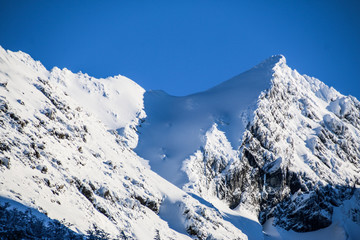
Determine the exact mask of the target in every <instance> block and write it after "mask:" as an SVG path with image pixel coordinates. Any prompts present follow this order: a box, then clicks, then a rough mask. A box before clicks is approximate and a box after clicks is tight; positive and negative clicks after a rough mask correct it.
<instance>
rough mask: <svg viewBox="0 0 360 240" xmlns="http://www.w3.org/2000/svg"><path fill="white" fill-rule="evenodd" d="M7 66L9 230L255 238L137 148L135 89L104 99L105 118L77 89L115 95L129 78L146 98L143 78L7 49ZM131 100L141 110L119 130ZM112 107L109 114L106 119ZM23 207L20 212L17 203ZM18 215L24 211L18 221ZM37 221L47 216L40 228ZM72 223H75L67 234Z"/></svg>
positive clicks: (2, 60)
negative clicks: (52, 62) (57, 64)
mask: <svg viewBox="0 0 360 240" xmlns="http://www.w3.org/2000/svg"><path fill="white" fill-rule="evenodd" d="M0 71H1V72H0V76H1V87H0V95H1V98H0V106H1V107H0V111H1V116H0V127H1V132H0V133H1V136H0V141H1V145H0V147H1V155H0V163H1V165H0V196H1V199H0V200H1V208H0V210H1V211H2V213H4V214H3V215H2V216H1V217H0V218H1V219H0V223H1V226H0V238H5V239H6V238H7V237H14V235H15V236H17V237H19V238H20V237H25V238H31V237H34V236H37V237H40V236H45V237H46V236H48V237H50V238H58V237H61V239H64V238H66V236H68V239H72V238H74V236H77V237H80V238H81V237H83V236H85V235H86V234H87V233H89V232H90V235H89V238H90V239H91V236H93V235H96V234H97V235H98V237H104V236H108V237H109V238H117V239H118V238H120V239H153V238H161V239H163V238H164V239H189V238H190V237H191V236H193V237H198V238H201V239H206V238H209V239H225V238H230V239H233V238H234V239H247V238H246V236H245V235H244V234H243V233H242V232H241V231H240V230H239V229H238V228H236V227H235V226H233V225H232V224H231V223H229V222H227V221H225V220H223V218H222V216H221V215H220V214H219V212H218V211H215V210H214V209H212V208H210V207H207V206H205V205H203V204H201V203H200V202H199V201H198V200H196V199H194V198H192V197H191V196H189V195H188V194H186V193H185V192H184V191H182V190H181V189H179V188H177V187H175V186H174V185H172V184H170V183H169V182H167V181H166V180H165V179H163V178H161V177H159V176H158V175H157V174H155V173H154V172H152V171H151V170H150V169H148V168H147V167H146V164H144V160H142V159H141V158H139V157H138V156H137V155H136V154H135V153H134V152H133V151H132V150H131V146H129V144H128V142H129V141H128V139H130V140H133V139H134V138H135V137H134V136H131V135H132V134H134V133H135V129H133V128H134V125H133V124H134V122H136V121H137V120H138V119H137V118H138V117H139V116H141V113H140V114H138V113H137V112H136V110H137V109H140V110H141V109H142V108H141V106H140V108H138V107H139V106H138V105H136V104H133V105H129V103H128V101H132V99H127V98H124V99H118V98H115V100H117V101H118V102H115V103H113V102H112V101H114V100H113V99H112V98H110V97H109V98H106V99H104V100H103V101H104V102H105V104H106V103H107V102H110V103H113V105H111V104H110V106H109V105H105V106H104V108H105V110H104V112H103V113H102V114H104V115H103V116H102V118H98V115H97V114H96V113H93V112H92V111H91V110H92V109H94V108H96V107H94V106H93V105H92V103H93V102H94V101H89V102H87V103H88V105H85V104H82V105H81V101H77V97H78V98H80V97H79V96H77V97H75V95H76V94H79V95H81V94H84V93H87V94H89V96H88V98H89V99H90V98H91V97H98V96H99V95H100V94H101V95H104V97H105V95H106V96H111V94H112V93H113V92H114V91H115V90H114V89H110V90H109V91H108V90H107V87H109V86H114V85H117V82H116V81H118V80H121V81H123V82H122V83H121V84H120V85H122V89H119V91H126V89H128V88H131V87H133V88H135V91H139V94H138V96H140V97H142V95H141V93H142V92H143V91H144V90H143V89H142V88H141V87H139V86H137V85H135V87H134V84H135V83H133V82H132V81H130V80H128V79H126V78H123V77H115V78H109V79H101V80H98V79H94V78H90V79H89V77H88V76H87V75H84V74H81V73H79V74H72V73H70V72H69V71H68V70H66V69H65V70H62V71H60V70H59V69H54V70H52V71H51V72H48V71H47V70H46V69H45V68H44V67H43V66H42V65H41V64H40V63H39V62H35V61H34V60H32V59H31V58H30V57H29V56H28V55H27V54H24V53H21V52H17V53H13V52H9V51H8V52H6V51H5V50H3V49H0ZM69 76H70V77H71V78H70V80H71V79H74V81H82V79H88V82H87V84H86V85H85V86H84V87H83V88H78V87H73V88H72V87H69V88H68V87H67V86H66V85H65V84H69V85H70V84H74V83H71V82H69V81H70V80H69V78H68V77H69ZM83 81H84V80H83ZM103 82H105V83H104V84H103ZM107 84H108V85H107ZM64 85H65V86H64ZM129 85H130V86H129ZM115 92H116V91H115ZM120 95H121V94H120ZM140 100H141V99H140ZM140 103H141V104H142V102H141V101H140ZM116 104H118V105H116ZM122 105H125V107H128V108H129V107H133V108H132V109H131V110H132V113H133V115H130V117H127V116H125V117H124V118H122V117H123V116H121V117H120V118H122V121H123V122H120V121H119V123H120V124H119V125H116V129H120V130H118V131H115V130H111V129H109V127H108V126H107V125H104V122H105V123H107V124H108V122H111V120H112V119H113V116H115V118H116V117H117V116H116V113H117V112H116V111H114V112H112V111H111V110H112V107H116V106H117V107H120V108H121V107H122ZM115 110H116V109H115ZM121 111H122V110H118V112H120V113H121ZM107 116H108V118H109V119H110V120H108V122H106V121H103V120H102V121H100V119H105V118H106V117H107ZM131 117H132V118H131ZM124 119H125V120H127V121H125V120H124ZM113 122H115V123H116V122H117V121H113ZM129 126H130V127H129ZM124 129H125V130H124ZM126 129H133V130H132V131H126ZM120 133H121V134H122V135H119V134H120ZM129 136H130V137H129ZM130 145H131V144H130ZM5 203H10V205H8V204H5ZM14 208H19V209H20V212H12V210H13V209H14ZM29 209H30V210H29ZM25 210H28V211H25ZM21 211H22V212H23V213H22V212H21ZM19 215H20V219H25V220H21V221H22V222H16V221H14V219H19V217H18V216H19ZM26 219H28V220H26ZM33 219H35V220H33ZM53 219H55V220H59V221H61V222H56V221H55V222H54V220H53ZM34 222H36V223H39V222H45V223H44V224H43V225H44V226H42V227H38V226H37V225H39V224H36V225H34V224H33V223H34ZM49 223H50V226H53V225H55V226H58V227H57V228H56V231H53V228H49V229H48V228H47V227H46V226H47V225H49ZM59 225H60V226H59ZM61 225H63V226H64V227H61ZM67 227H69V228H70V229H71V230H72V231H73V232H71V231H70V232H69V231H68V232H67V235H66V234H65V235H64V234H61V235H59V232H61V231H65V230H64V229H66V228H67ZM44 229H45V230H46V231H44ZM7 234H8V235H7ZM31 239H32V238H31Z"/></svg>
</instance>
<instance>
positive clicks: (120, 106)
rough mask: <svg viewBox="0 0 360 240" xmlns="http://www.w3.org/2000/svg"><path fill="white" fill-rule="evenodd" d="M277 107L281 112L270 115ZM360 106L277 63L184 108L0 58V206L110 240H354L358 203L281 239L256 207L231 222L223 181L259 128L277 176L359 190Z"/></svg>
mask: <svg viewBox="0 0 360 240" xmlns="http://www.w3.org/2000/svg"><path fill="white" fill-rule="evenodd" d="M271 90H274V91H275V90H276V91H278V92H275V93H273V92H271ZM270 94H276V96H277V97H278V101H279V102H270V100H269V98H268V97H267V96H268V95H270ZM289 96H290V97H289ZM286 98H288V99H286ZM282 103H285V104H282ZM277 104H278V105H280V106H278V105H277ZM356 104H358V105H360V103H359V102H358V101H357V100H356V99H355V98H352V97H346V96H343V95H341V94H340V93H338V92H337V91H336V90H335V89H333V88H331V87H328V86H326V85H325V84H324V83H322V82H320V81H319V80H317V79H315V78H311V77H308V76H306V75H300V74H299V73H298V72H297V71H296V70H292V69H290V68H289V67H288V66H287V65H286V60H285V58H284V57H283V56H281V55H277V56H273V57H271V58H269V59H267V60H265V61H264V62H262V63H260V64H259V65H257V66H255V67H254V68H252V69H251V70H249V71H247V72H245V73H243V74H240V75H238V76H236V77H234V78H232V79H230V80H228V81H225V82H223V83H221V84H219V85H218V86H215V87H213V88H211V89H208V90H206V91H204V92H200V93H195V94H192V95H188V96H183V97H175V96H170V95H168V94H167V93H165V92H163V91H147V92H145V90H144V89H143V88H142V87H141V86H139V85H137V84H136V83H135V82H133V81H132V80H130V79H128V78H126V77H124V76H121V75H119V76H115V77H108V78H101V79H96V78H93V77H91V76H88V75H87V74H84V73H81V72H80V73H72V72H71V71H69V70H67V69H62V70H60V69H59V68H56V67H55V68H53V69H52V70H51V71H48V70H46V69H45V68H44V67H43V66H42V64H41V63H40V62H38V61H34V60H33V59H32V58H31V57H30V56H29V55H27V54H25V53H22V52H17V53H14V52H11V51H5V50H4V49H2V48H1V47H0V113H1V115H0V117H1V122H0V123H1V124H0V128H1V132H0V142H1V144H4V146H2V148H4V149H5V150H4V151H1V153H0V172H1V174H0V202H10V203H11V206H12V207H13V208H19V209H22V210H26V209H27V208H30V209H33V210H34V213H36V214H37V216H39V217H41V218H43V219H45V220H49V219H58V220H64V222H65V223H70V224H72V227H71V228H72V229H73V230H74V231H76V232H79V233H86V231H87V230H89V229H90V228H91V227H92V226H93V224H96V225H97V226H98V227H99V228H101V229H103V230H105V231H106V232H107V233H109V234H110V235H111V236H112V237H117V236H119V234H121V233H124V234H126V235H127V236H128V237H129V238H133V239H153V238H154V237H155V236H157V235H159V236H160V237H161V239H163V238H164V239H191V238H196V237H197V238H200V239H206V238H209V239H235V238H236V237H239V238H240V239H251V240H255V239H335V240H337V239H339V240H340V239H352V240H354V239H357V238H358V236H360V232H359V229H360V227H359V225H358V224H357V223H355V222H356V221H357V222H360V219H357V218H358V215H356V211H355V210H354V209H360V206H359V202H360V198H359V193H358V190H356V191H355V192H356V194H354V196H353V197H352V198H351V199H349V200H346V201H344V203H343V204H342V205H340V206H339V207H336V208H334V215H333V224H332V225H330V226H329V227H327V228H324V229H321V230H318V231H314V232H308V233H297V232H294V231H286V230H284V229H282V228H280V227H278V226H273V218H270V219H268V220H267V222H266V223H265V224H264V225H263V226H261V224H260V223H259V220H258V214H259V209H260V206H256V205H254V204H253V203H251V202H245V203H244V204H243V205H241V204H240V205H239V206H237V207H236V208H234V209H230V208H229V204H228V202H226V201H225V200H220V199H219V197H218V196H217V182H216V181H217V180H219V179H221V177H224V174H226V173H228V172H231V171H232V170H233V169H235V168H236V167H238V166H241V164H242V163H241V159H242V152H241V150H242V149H243V147H244V145H243V144H244V138H245V137H246V134H248V131H249V129H248V126H249V125H251V124H253V123H255V121H259V123H258V124H259V125H260V126H261V129H260V130H259V135H261V137H264V139H265V140H266V141H264V142H263V145H264V147H265V148H266V151H264V154H263V155H262V159H261V161H262V163H260V164H263V165H262V166H263V169H262V170H264V171H266V173H267V174H273V173H275V172H277V171H278V170H279V169H282V168H285V167H286V168H287V169H289V170H291V171H293V172H296V173H298V174H299V175H306V177H307V178H308V179H310V180H312V181H313V182H316V183H317V184H318V186H325V185H327V184H328V183H332V184H333V185H338V186H347V184H350V183H354V182H356V180H357V179H358V178H359V177H360V176H359V170H358V168H357V167H356V166H357V165H355V164H356V161H355V163H353V162H351V160H352V159H351V157H353V156H355V158H356V156H358V155H356V154H357V152H356V150H354V149H355V148H356V147H357V148H358V146H359V144H360V141H359V139H360V131H359V128H358V126H359V125H356V124H357V123H358V120H356V119H359V118H358V115H356V114H355V115H354V112H356V111H355V110H354V109H356V106H357V105H356ZM352 114H353V115H352ZM277 117H278V118H279V119H277ZM280 117H281V118H280ZM344 119H346V120H344ZM354 119H355V120H354ZM281 124H283V126H286V127H281ZM22 125H24V126H22ZM321 134H328V135H330V134H335V137H334V136H332V135H331V136H332V138H331V139H332V140H331V141H329V137H327V138H326V139H325V140H324V139H322V140H321V138H320V137H321ZM337 137H338V139H337ZM340 145H341V147H340ZM5 146H8V147H9V149H6V147H5ZM133 149H134V150H133ZM344 149H345V150H346V149H350V150H353V152H352V153H350V154H344V153H342V152H341V151H344ZM357 151H360V149H357ZM339 152H340V153H341V154H343V155H341V156H343V157H339V154H338V153H339ZM352 154H353V155H352ZM349 159H350V160H349ZM210 160H214V162H213V163H212V164H211V167H212V170H213V172H214V173H215V174H217V175H215V176H212V177H214V178H213V179H212V178H209V175H211V174H212V173H213V172H207V168H206V164H207V163H208V162H207V161H210ZM357 160H358V159H357ZM266 176H267V175H266V174H264V179H261V180H260V181H264V186H263V190H262V191H263V193H266V192H267V191H268V186H266V182H267V180H268V179H266ZM236 191H238V192H235V194H243V192H241V191H244V196H249V195H250V194H256V193H247V192H246V191H248V190H247V189H241V190H240V189H237V190H236ZM246 194H248V195H246ZM287 194H288V193H287ZM256 196H258V197H259V198H260V197H261V196H260V193H259V195H256ZM309 196H310V195H309V194H308V193H304V194H302V195H301V194H298V193H295V194H294V195H292V196H291V197H292V199H293V200H295V199H297V198H298V199H300V200H304V201H305V200H306V199H307V197H309ZM296 211H301V207H299V208H297V210H296ZM324 214H325V215H326V214H328V213H327V212H324ZM353 219H355V220H356V221H354V220H353ZM192 231H193V233H192V234H193V235H191V236H190V235H189V232H192ZM347 237H348V238H347Z"/></svg>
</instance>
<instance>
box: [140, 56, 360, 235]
mask: <svg viewBox="0 0 360 240" xmlns="http://www.w3.org/2000/svg"><path fill="white" fill-rule="evenodd" d="M145 111H146V113H147V116H148V117H147V118H146V119H145V122H144V123H143V124H142V126H141V128H140V129H139V132H140V135H139V136H140V139H139V144H138V147H137V148H136V149H135V151H136V152H137V153H138V154H139V155H140V156H142V157H144V158H146V159H149V160H150V161H149V163H150V165H151V168H152V169H153V170H154V171H156V172H157V173H159V174H160V175H161V176H163V177H164V178H166V179H168V180H169V181H171V182H173V183H174V184H175V185H177V186H178V187H181V188H183V189H184V190H186V191H187V192H191V193H193V194H196V195H198V196H200V197H202V198H204V199H206V200H207V201H210V202H214V201H216V198H218V199H222V200H224V201H225V202H227V203H228V204H229V206H230V207H232V208H236V209H237V210H239V211H240V212H241V211H249V210H250V211H251V212H253V213H254V214H256V215H258V216H259V220H260V222H261V223H266V222H267V221H268V220H269V219H270V220H271V221H273V223H274V224H275V225H278V226H281V227H283V228H285V229H287V230H290V229H291V230H295V231H300V232H303V231H305V232H306V231H312V230H317V229H320V228H324V227H327V226H329V225H330V224H331V223H332V215H333V212H334V209H335V208H337V207H339V206H340V205H341V204H342V202H343V201H344V200H346V199H349V198H351V196H352V195H353V193H354V189H356V188H358V187H359V180H358V179H359V178H360V138H359V137H360V131H359V130H360V125H359V122H360V104H359V101H358V100H357V99H355V98H354V97H351V96H349V97H347V96H343V95H342V94H340V93H339V92H337V91H336V90H335V89H333V88H330V87H328V86H326V85H325V84H324V83H322V82H320V81H319V80H317V79H315V78H311V77H308V76H306V75H300V74H299V73H298V72H297V71H296V70H292V69H291V68H289V67H288V66H287V65H286V60H285V58H284V57H283V56H281V55H279V56H273V57H271V58H269V59H267V60H265V61H264V62H262V63H261V64H259V65H257V66H256V67H254V68H253V69H251V70H249V71H247V72H245V73H243V74H240V75H239V76H237V77H234V78H233V79H230V80H229V81H226V82H224V83H222V84H220V85H218V86H216V87H214V88H212V89H209V90H207V91H205V92H201V93H198V94H193V95H190V96H185V97H174V96H169V95H167V94H165V93H164V92H159V91H153V92H148V93H146V94H145ZM214 198H215V199H214ZM357 224H359V223H357ZM359 227H360V226H359ZM340 228H341V229H342V230H343V231H344V232H346V231H345V230H344V226H342V227H340ZM330 232H331V231H330ZM346 234H350V235H352V234H351V233H350V232H346Z"/></svg>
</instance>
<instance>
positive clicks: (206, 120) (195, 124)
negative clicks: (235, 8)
mask: <svg viewBox="0 0 360 240" xmlns="http://www.w3.org/2000/svg"><path fill="white" fill-rule="evenodd" d="M281 59H282V57H281V56H274V57H272V58H269V59H268V60H266V61H265V62H263V63H261V64H259V65H258V66H256V67H255V68H253V69H251V70H250V71H247V72H245V73H243V74H240V75H238V76H236V77H234V78H232V79H230V80H228V81H226V82H224V83H222V84H220V85H218V86H216V87H214V88H212V89H209V90H207V91H205V92H201V93H197V94H193V95H189V96H185V97H174V96H170V95H168V94H166V93H165V92H162V91H150V92H147V93H146V94H145V100H144V102H145V111H146V113H147V115H148V117H147V118H146V120H145V122H144V123H143V124H142V127H141V128H140V129H139V130H140V140H139V145H138V146H137V148H136V150H135V151H136V152H137V153H138V154H139V155H140V156H142V157H144V158H145V159H149V160H150V165H151V167H152V169H154V170H155V171H156V172H158V173H159V174H160V175H162V176H164V177H165V178H166V179H168V180H170V181H171V182H173V183H175V184H176V185H179V186H181V185H183V184H184V183H186V182H187V177H186V175H184V174H183V173H182V172H181V171H179V170H180V169H181V166H182V161H183V160H184V159H185V158H187V157H188V156H189V155H190V154H192V153H193V152H195V151H196V150H197V149H198V148H199V147H200V146H202V145H203V143H204V138H203V137H204V136H205V133H206V131H207V130H208V129H210V128H211V127H212V125H213V124H214V123H217V124H218V126H219V128H220V129H221V130H222V131H224V132H225V134H226V136H227V138H228V139H229V140H230V143H231V144H232V147H233V148H237V147H238V146H239V145H240V144H241V139H242V134H243V132H244V131H245V127H246V125H247V123H248V122H249V121H250V120H251V119H252V114H253V112H254V110H255V109H256V103H257V99H258V97H259V95H260V93H261V92H262V91H263V90H264V89H267V88H269V87H270V81H269V79H270V78H271V76H272V71H273V70H272V67H273V66H274V64H276V63H277V62H278V61H280V60H281ZM159 133H161V137H157V136H158V135H159ZM162 169H165V171H162Z"/></svg>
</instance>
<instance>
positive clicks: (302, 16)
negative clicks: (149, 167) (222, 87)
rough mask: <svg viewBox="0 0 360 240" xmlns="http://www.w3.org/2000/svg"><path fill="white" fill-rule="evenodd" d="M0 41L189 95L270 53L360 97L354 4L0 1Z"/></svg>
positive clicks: (358, 11)
mask: <svg viewBox="0 0 360 240" xmlns="http://www.w3.org/2000/svg"><path fill="white" fill-rule="evenodd" d="M0 45H2V46H3V47H4V48H6V49H10V50H13V51H17V50H22V51H24V52H27V53H29V54H30V55H31V56H32V57H33V58H35V59H36V60H40V61H41V62H42V63H43V64H44V65H45V66H46V67H47V68H48V69H51V68H52V67H53V66H58V67H60V68H63V67H66V68H68V69H70V70H72V71H73V72H78V71H80V70H81V71H82V72H86V73H88V74H89V75H92V76H95V77H106V76H110V75H117V74H122V75H125V76H127V77H129V78H131V79H133V80H134V81H136V82H137V83H139V84H140V85H141V86H143V87H144V88H145V89H147V90H149V89H163V90H165V91H167V92H169V93H170V94H174V95H186V94H190V93H194V92H197V91H201V90H205V89H207V88H210V87H212V86H214V85H216V84H218V83H220V82H222V81H224V80H227V79H229V78H230V77H232V76H234V75H237V74H239V73H241V72H243V71H245V70H247V69H249V68H251V67H252V66H254V65H255V64H257V63H259V62H260V61H262V60H263V59H265V58H267V57H269V56H271V55H273V54H279V53H280V54H283V55H285V57H286V58H287V61H288V65H289V66H291V67H293V68H295V69H297V70H298V71H299V72H300V73H302V74H307V75H310V76H314V77H317V78H319V79H320V80H322V81H323V82H325V83H326V84H328V85H331V86H334V87H335V88H336V89H338V90H339V91H340V92H342V93H344V94H351V95H354V96H356V97H357V98H360V76H359V71H360V4H359V3H357V1H318V0H314V1H308V0H299V1H295V0H294V1H285V0H264V1H239V0H233V1H230V0H229V1H226V0H218V1H213V0H208V1H196V0H191V1H188V0H181V1H176V0H173V1H137V0H131V1H130V0H129V1H91V0H90V1H42V0H36V1H27V0H25V1H18V0H8V1H4V0H0Z"/></svg>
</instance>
